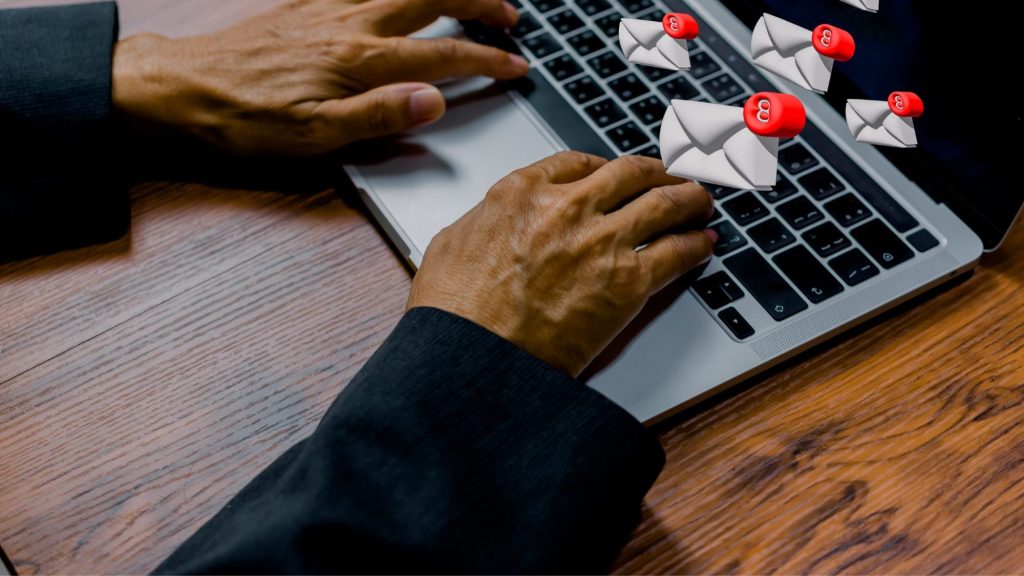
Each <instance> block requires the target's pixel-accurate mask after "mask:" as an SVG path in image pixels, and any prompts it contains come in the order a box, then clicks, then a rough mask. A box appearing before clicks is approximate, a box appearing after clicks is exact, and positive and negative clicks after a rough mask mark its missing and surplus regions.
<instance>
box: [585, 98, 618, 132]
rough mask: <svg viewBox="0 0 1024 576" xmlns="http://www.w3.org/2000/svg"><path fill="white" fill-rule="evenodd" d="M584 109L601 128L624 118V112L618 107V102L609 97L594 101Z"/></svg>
mask: <svg viewBox="0 0 1024 576" xmlns="http://www.w3.org/2000/svg"><path fill="white" fill-rule="evenodd" d="M584 111H585V112H586V113H587V115H588V116H590V119H591V120H593V121H594V123H596V124H597V125H598V126H599V127H601V128H604V127H605V126H611V125H612V124H615V123H616V122H618V121H619V120H624V119H625V118H626V113H625V112H623V111H622V108H619V105H618V104H616V103H615V102H612V100H611V98H605V99H604V100H599V101H597V102H594V103H593V104H591V105H590V106H587V107H586V108H584Z"/></svg>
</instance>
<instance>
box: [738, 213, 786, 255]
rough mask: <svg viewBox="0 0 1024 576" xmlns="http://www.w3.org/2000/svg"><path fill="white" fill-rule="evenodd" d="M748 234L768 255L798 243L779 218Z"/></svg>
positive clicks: (754, 228) (767, 221)
mask: <svg viewBox="0 0 1024 576" xmlns="http://www.w3.org/2000/svg"><path fill="white" fill-rule="evenodd" d="M747 234H749V235H750V239H751V240H753V241H754V242H756V243H757V245H758V246H760V247H761V249H762V250H764V251H765V252H767V253H768V254H771V253H772V252H775V251H777V250H781V249H782V248H784V247H786V246H789V245H790V244H792V243H793V242H796V237H795V236H793V234H791V233H790V231H789V230H788V229H786V227H785V226H784V225H783V224H782V222H779V219H778V218H771V219H769V220H765V221H764V222H762V223H760V224H758V225H757V226H754V227H753V228H751V229H750V230H748V231H747Z"/></svg>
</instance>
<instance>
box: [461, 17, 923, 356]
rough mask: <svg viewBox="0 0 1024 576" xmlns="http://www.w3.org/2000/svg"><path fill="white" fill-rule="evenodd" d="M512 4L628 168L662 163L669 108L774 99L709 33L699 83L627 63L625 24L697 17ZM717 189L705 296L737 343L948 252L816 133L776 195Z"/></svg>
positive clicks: (695, 52) (695, 54)
mask: <svg viewBox="0 0 1024 576" xmlns="http://www.w3.org/2000/svg"><path fill="white" fill-rule="evenodd" d="M512 3H513V4H514V5H516V6H517V7H518V8H519V9H520V12H521V15H522V16H521V19H520V21H519V24H518V25H517V26H516V27H515V28H513V29H512V30H511V31H510V33H509V35H510V36H511V37H512V39H513V41H514V43H515V44H516V45H517V47H518V48H519V50H520V52H522V53H523V54H524V55H525V56H526V57H527V58H528V59H530V60H531V63H532V64H533V66H534V68H535V69H537V70H539V71H541V73H542V74H543V75H544V77H545V80H547V82H549V83H550V84H551V86H552V87H554V88H555V90H556V91H557V92H558V93H559V95H560V96H561V98H563V99H564V100H565V101H566V102H567V103H568V105H569V106H570V107H571V108H572V109H573V110H574V111H575V112H576V113H577V114H579V116H580V117H581V119H582V120H583V121H584V122H585V123H586V125H587V126H588V127H589V128H590V129H591V130H593V132H594V134H595V135H596V136H597V137H598V138H600V139H601V140H602V142H603V143H604V145H606V146H607V147H608V149H610V150H612V151H614V152H615V153H617V154H619V155H629V154H639V155H647V156H651V157H654V158H660V150H659V146H658V130H659V129H660V123H661V120H662V118H663V117H664V115H665V111H666V109H667V108H668V106H669V101H670V100H674V99H682V100H701V101H705V102H716V103H722V104H728V105H742V104H743V103H744V102H745V101H746V99H747V98H749V97H750V96H751V94H753V93H754V92H756V91H761V90H766V89H769V90H770V89H772V88H771V86H770V84H768V83H767V82H766V81H765V80H764V78H763V77H762V76H760V73H759V72H757V71H756V69H754V68H753V67H751V66H750V65H749V63H746V62H745V61H744V60H743V59H742V58H741V57H740V56H739V55H738V54H736V53H735V52H734V51H733V49H732V48H731V47H729V46H728V45H727V44H726V43H725V42H724V41H723V40H722V39H721V37H719V36H718V35H717V34H716V33H715V32H714V31H713V30H712V29H710V27H708V26H705V25H702V28H701V36H700V37H699V38H697V39H696V40H692V41H690V61H691V69H690V70H689V71H687V72H672V71H669V70H662V69H658V68H651V67H646V66H636V65H634V64H631V63H628V62H626V60H625V59H624V58H623V56H622V53H621V51H620V49H619V42H618V32H619V22H620V20H621V19H622V18H623V17H628V18H637V19H640V20H657V21H660V20H661V18H662V16H663V15H664V14H665V13H666V12H670V11H687V10H686V7H685V6H681V5H680V4H679V3H675V2H673V5H674V6H675V9H673V10H669V9H667V8H666V7H665V6H663V5H662V4H661V2H660V1H657V2H656V1H655V0H576V1H571V0H570V1H565V0H512ZM702 24H703V23H702ZM478 39H479V38H478ZM711 44H714V47H712V46H711ZM741 78H742V79H743V80H741ZM812 139H813V140H814V142H813V143H812V142H811V140H812ZM825 158H829V160H831V161H826V160H825ZM707 188H708V191H709V192H710V193H711V194H712V196H714V197H715V199H716V200H717V201H718V205H719V208H720V210H718V211H716V215H715V216H714V217H713V219H712V221H711V222H710V223H709V227H710V228H713V229H714V230H715V231H716V232H718V235H719V240H718V243H717V244H716V246H715V255H716V257H715V258H714V259H713V260H712V262H711V264H710V265H709V266H708V267H707V269H706V270H705V272H704V275H703V277H702V278H700V279H698V280H697V281H696V282H695V283H694V285H693V291H694V293H695V294H696V295H697V297H698V298H699V300H700V301H701V302H703V304H704V305H705V306H706V307H707V309H708V310H709V312H711V313H712V314H713V315H715V316H716V317H717V318H718V320H719V322H720V323H721V324H722V326H724V327H725V328H726V329H727V330H728V331H729V332H730V333H731V334H732V335H733V336H734V337H735V338H736V339H738V340H745V339H748V338H752V337H754V336H756V335H757V334H758V333H759V332H763V331H765V330H767V329H771V328H772V327H773V325H774V324H776V323H779V322H782V321H785V320H788V319H790V318H792V317H794V316H796V315H798V314H801V313H803V312H806V311H808V310H811V309H813V308H814V307H815V306H819V305H823V304H827V303H829V302H830V301H831V300H832V299H834V298H836V297H838V296H839V295H840V294H842V293H843V292H845V291H846V290H848V289H850V288H852V287H854V286H858V285H860V284H862V283H864V282H867V281H868V280H871V279H872V278H875V277H877V276H879V275H880V274H884V273H885V272H886V271H888V270H891V269H893V268H896V267H897V266H900V265H903V264H905V263H907V262H908V261H910V260H912V259H914V258H915V256H916V255H917V254H919V253H922V252H926V251H928V250H931V249H933V248H935V247H937V246H938V245H939V244H940V242H939V241H938V240H937V239H936V238H935V236H934V235H933V234H932V233H931V232H929V230H927V229H925V228H923V227H922V226H921V225H920V224H919V222H918V220H917V219H915V218H914V217H913V216H911V215H910V213H909V212H907V210H906V209H905V208H904V207H903V206H902V205H901V204H899V203H898V202H897V201H896V200H895V199H894V198H893V197H892V196H890V195H889V194H888V193H887V192H885V191H884V190H883V189H881V188H880V187H879V186H878V185H877V184H876V183H875V182H874V181H873V180H871V179H870V178H869V177H868V176H866V175H865V174H864V173H863V172H862V171H861V170H860V168H858V167H857V166H856V165H855V164H854V163H853V162H852V161H851V160H850V159H849V158H848V157H847V156H846V155H845V154H843V153H842V152H840V151H839V150H838V149H837V148H836V147H835V145H834V144H832V143H830V142H829V141H828V140H827V138H826V137H825V136H824V135H823V134H822V133H821V132H820V131H818V130H817V129H816V128H811V127H810V126H809V127H808V130H805V132H804V134H803V135H801V136H800V137H797V138H795V139H793V140H790V141H788V142H786V143H785V146H784V147H783V148H781V149H780V151H779V175H778V184H777V186H776V187H775V189H774V190H770V191H744V190H736V189H732V188H727V187H723V186H711V185H709V186H707ZM749 298H752V299H753V300H754V301H756V303H757V304H758V305H759V306H760V309H761V310H763V312H764V313H766V315H765V314H760V313H757V312H756V311H754V313H753V314H752V313H751V307H749V306H746V307H745V306H744V305H743V304H744V302H747V301H748V300H747V299H749ZM741 310H746V312H745V313H744V312H741ZM745 314H746V316H745ZM751 316H756V317H751Z"/></svg>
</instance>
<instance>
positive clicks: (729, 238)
mask: <svg viewBox="0 0 1024 576" xmlns="http://www.w3.org/2000/svg"><path fill="white" fill-rule="evenodd" d="M711 229H712V230H714V231H715V232H717V233H718V242H715V255H716V256H725V255H726V254H728V253H730V252H734V251H736V250H738V249H740V248H742V247H744V246H746V245H747V239H746V238H744V237H743V234H741V233H740V231H739V230H737V229H736V227H735V226H733V225H732V223H731V222H719V223H718V224H715V225H714V226H711Z"/></svg>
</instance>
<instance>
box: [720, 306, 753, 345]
mask: <svg viewBox="0 0 1024 576" xmlns="http://www.w3.org/2000/svg"><path fill="white" fill-rule="evenodd" d="M718 317H719V319H721V320H722V323H723V324H725V325H726V326H728V327H729V330H730V331H731V332H732V333H733V335H735V336H736V337H737V338H739V339H740V340H746V339H747V338H750V337H751V336H753V335H754V328H753V327H752V326H751V325H750V323H749V322H747V321H746V320H745V319H744V318H743V316H740V313H739V312H737V311H736V309H735V308H726V309H725V310H722V311H721V312H719V313H718Z"/></svg>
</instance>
